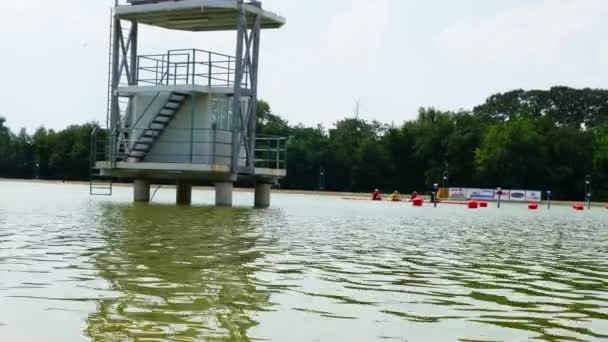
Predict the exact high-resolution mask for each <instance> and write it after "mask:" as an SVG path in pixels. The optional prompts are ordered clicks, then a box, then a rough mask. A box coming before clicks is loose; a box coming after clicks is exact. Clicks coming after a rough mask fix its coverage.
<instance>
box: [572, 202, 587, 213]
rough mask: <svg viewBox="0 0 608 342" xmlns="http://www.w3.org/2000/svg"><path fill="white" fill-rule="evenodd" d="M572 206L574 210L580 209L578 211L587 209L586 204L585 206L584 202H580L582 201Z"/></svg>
mask: <svg viewBox="0 0 608 342" xmlns="http://www.w3.org/2000/svg"><path fill="white" fill-rule="evenodd" d="M572 208H573V209H574V210H578V211H583V210H585V206H584V205H582V204H580V203H574V204H573V205H572Z"/></svg>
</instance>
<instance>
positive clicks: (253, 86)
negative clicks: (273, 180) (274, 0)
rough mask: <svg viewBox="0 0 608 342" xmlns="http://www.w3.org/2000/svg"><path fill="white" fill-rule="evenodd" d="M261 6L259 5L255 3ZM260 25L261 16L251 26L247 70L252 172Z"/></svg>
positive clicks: (253, 168)
mask: <svg viewBox="0 0 608 342" xmlns="http://www.w3.org/2000/svg"><path fill="white" fill-rule="evenodd" d="M256 4H258V5H260V6H261V4H260V3H256ZM261 25H262V18H261V16H259V15H258V16H257V17H256V19H255V23H254V25H253V32H252V35H253V51H252V56H251V69H250V70H249V73H250V77H251V91H252V95H251V101H250V103H249V111H250V112H249V115H248V126H249V127H248V128H249V130H248V132H247V133H248V135H249V160H248V161H247V162H248V165H247V167H248V168H249V169H250V170H251V171H252V172H253V171H254V170H255V136H256V134H257V132H256V126H257V110H258V63H259V60H260V38H261V37H260V33H261V32H262V30H261Z"/></svg>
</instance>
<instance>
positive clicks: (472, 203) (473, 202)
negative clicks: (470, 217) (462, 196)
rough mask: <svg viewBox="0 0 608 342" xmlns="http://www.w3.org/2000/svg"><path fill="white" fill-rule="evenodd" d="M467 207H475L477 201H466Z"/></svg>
mask: <svg viewBox="0 0 608 342" xmlns="http://www.w3.org/2000/svg"><path fill="white" fill-rule="evenodd" d="M467 207H468V208H469V209H477V208H478V207H479V203H477V201H468V202H467Z"/></svg>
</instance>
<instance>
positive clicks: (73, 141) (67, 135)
mask: <svg viewBox="0 0 608 342" xmlns="http://www.w3.org/2000/svg"><path fill="white" fill-rule="evenodd" d="M5 123H6V119H5V118H2V117H0V177H5V178H26V179H28V178H41V179H65V180H88V179H89V148H90V139H91V133H92V132H93V129H94V128H95V127H97V124H95V123H88V124H85V125H72V126H69V127H67V128H66V129H64V130H61V131H59V132H55V131H54V130H47V129H45V128H43V127H42V128H39V129H38V130H36V132H35V133H34V134H33V135H28V134H27V133H26V131H25V129H21V131H20V132H19V133H18V134H14V133H13V132H11V130H10V129H9V128H8V127H7V126H6V125H5Z"/></svg>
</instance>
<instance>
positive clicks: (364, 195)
mask: <svg viewBox="0 0 608 342" xmlns="http://www.w3.org/2000/svg"><path fill="white" fill-rule="evenodd" d="M0 183H30V184H32V183H34V184H36V183H38V184H48V185H78V186H89V182H87V181H61V180H50V179H19V178H0ZM114 186H115V187H119V188H132V187H133V184H132V183H126V182H125V183H120V182H117V183H114ZM159 186H160V187H161V189H175V185H172V184H150V187H151V189H156V188H158V187H159ZM192 189H193V190H199V191H200V190H203V191H214V188H213V187H212V186H193V187H192ZM234 191H235V192H241V193H243V192H246V193H253V192H254V189H253V188H250V187H235V188H234ZM272 193H276V194H286V195H307V196H312V195H314V196H325V197H337V198H343V199H358V200H365V199H369V200H370V202H371V193H363V192H343V191H320V190H290V189H273V190H272ZM383 195H385V196H387V195H389V193H386V194H383ZM401 195H402V196H403V197H404V198H407V197H408V196H409V194H401ZM424 198H425V200H426V201H427V202H428V201H429V198H430V195H425V196H424ZM442 200H449V199H442ZM462 201H465V200H462ZM383 202H391V201H388V200H384V201H383ZM483 202H488V203H496V200H483ZM397 203H401V204H405V203H409V202H408V201H406V200H404V201H401V202H397ZM502 203H503V204H516V205H521V206H526V205H528V203H529V202H527V201H524V202H509V201H503V202H502ZM537 203H541V204H546V203H547V201H546V200H543V201H540V202H537ZM573 203H584V201H575V200H551V205H558V206H570V205H572V204H573ZM591 206H592V207H598V208H599V207H602V208H605V206H606V203H603V202H591Z"/></svg>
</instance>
